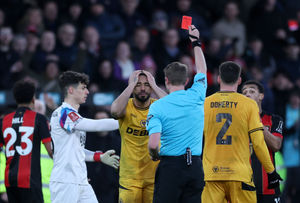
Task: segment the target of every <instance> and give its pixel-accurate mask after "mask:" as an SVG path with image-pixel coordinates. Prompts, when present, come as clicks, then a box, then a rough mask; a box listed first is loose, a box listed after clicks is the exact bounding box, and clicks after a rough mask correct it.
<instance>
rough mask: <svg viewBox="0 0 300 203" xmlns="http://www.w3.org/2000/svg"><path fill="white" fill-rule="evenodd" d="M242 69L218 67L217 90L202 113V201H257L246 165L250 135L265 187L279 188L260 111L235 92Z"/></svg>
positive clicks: (251, 102) (247, 162)
mask: <svg viewBox="0 0 300 203" xmlns="http://www.w3.org/2000/svg"><path fill="white" fill-rule="evenodd" d="M240 74H241V67H240V66H239V65H238V64H236V63H234V62H231V61H227V62H224V63H222V64H221V65H220V67H219V76H218V82H219V83H220V91H219V92H217V93H215V94H213V95H211V96H209V97H207V98H206V100H205V105H204V111H205V118H204V135H205V139H204V140H205V143H204V152H203V167H204V179H205V187H204V190H203V194H202V202H205V203H210V202H223V201H224V200H226V201H230V202H231V203H235V202H238V200H239V202H256V193H255V186H254V183H253V181H252V169H251V165H250V162H249V159H250V155H251V154H250V150H249V136H250V139H251V141H252V144H253V149H254V151H255V153H256V155H257V157H258V159H259V160H260V162H261V163H262V165H263V167H264V168H265V170H266V172H267V173H268V187H269V188H275V187H278V185H279V180H281V178H280V176H279V175H278V174H277V173H276V171H275V169H274V166H273V164H272V161H271V159H270V155H269V153H268V148H267V146H266V144H265V142H264V136H263V125H262V123H261V122H260V117H259V109H258V107H257V104H256V102H255V101H253V100H252V99H249V98H247V97H245V96H243V95H241V94H239V93H237V92H236V91H237V87H238V85H239V84H240V83H241V77H240Z"/></svg>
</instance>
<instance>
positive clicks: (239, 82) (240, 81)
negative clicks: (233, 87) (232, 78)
mask: <svg viewBox="0 0 300 203" xmlns="http://www.w3.org/2000/svg"><path fill="white" fill-rule="evenodd" d="M241 83H242V78H241V77H239V79H238V85H240V84H241Z"/></svg>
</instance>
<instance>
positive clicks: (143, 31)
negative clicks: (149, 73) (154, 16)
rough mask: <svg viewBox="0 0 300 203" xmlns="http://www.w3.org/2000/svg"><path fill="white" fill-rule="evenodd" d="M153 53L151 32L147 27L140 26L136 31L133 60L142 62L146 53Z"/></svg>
mask: <svg viewBox="0 0 300 203" xmlns="http://www.w3.org/2000/svg"><path fill="white" fill-rule="evenodd" d="M150 54H151V48H150V34H149V31H148V29H147V28H145V27H138V28H136V29H135V31H134V36H133V44H132V55H133V60H135V61H138V62H141V60H142V59H143V58H144V56H146V55H150Z"/></svg>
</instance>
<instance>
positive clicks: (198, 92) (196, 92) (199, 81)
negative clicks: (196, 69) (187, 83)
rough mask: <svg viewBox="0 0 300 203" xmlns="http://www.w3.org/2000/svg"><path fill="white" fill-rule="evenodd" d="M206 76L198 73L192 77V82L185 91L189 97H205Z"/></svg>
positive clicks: (202, 99)
mask: <svg viewBox="0 0 300 203" xmlns="http://www.w3.org/2000/svg"><path fill="white" fill-rule="evenodd" d="M206 89H207V78H206V75H205V74H204V73H198V74H196V75H195V77H194V83H193V85H192V87H191V88H189V89H188V90H187V91H188V93H189V94H190V95H191V96H190V97H191V98H193V99H196V100H199V99H200V100H201V101H204V100H205V97H206Z"/></svg>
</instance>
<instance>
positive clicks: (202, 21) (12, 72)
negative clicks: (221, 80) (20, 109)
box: [0, 0, 300, 202]
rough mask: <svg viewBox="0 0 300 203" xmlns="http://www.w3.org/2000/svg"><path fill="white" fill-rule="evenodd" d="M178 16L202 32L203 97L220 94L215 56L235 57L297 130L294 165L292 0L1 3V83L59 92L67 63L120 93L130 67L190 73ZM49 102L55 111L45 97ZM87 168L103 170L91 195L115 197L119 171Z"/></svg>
mask: <svg viewBox="0 0 300 203" xmlns="http://www.w3.org/2000/svg"><path fill="white" fill-rule="evenodd" d="M183 15H188V16H191V17H192V24H194V25H195V26H196V27H197V28H198V29H199V31H200V37H201V41H202V48H203V51H204V54H205V58H206V61H207V68H208V75H207V76H208V90H207V95H211V94H212V93H214V92H216V91H218V84H217V75H218V66H219V64H220V63H221V62H223V61H225V60H232V61H235V62H237V63H238V64H240V66H241V67H242V70H243V73H242V77H243V81H246V80H249V79H254V80H257V81H260V82H261V83H262V84H263V85H264V88H265V99H264V100H263V109H264V110H266V111H268V112H271V113H276V114H279V115H280V116H282V117H283V118H284V120H285V123H286V126H285V127H286V129H285V131H284V133H283V135H284V139H285V138H287V137H289V136H295V140H296V141H297V142H296V141H293V144H294V145H295V147H296V149H298V151H297V150H296V151H295V152H294V151H293V152H290V151H289V149H286V150H287V152H286V153H289V156H292V157H293V159H292V160H290V159H288V160H287V161H288V163H289V165H288V167H296V168H300V158H299V156H300V147H299V137H300V121H299V120H300V119H299V118H300V93H299V88H300V46H299V45H300V28H299V24H300V1H298V0H240V1H228V0H201V1H192V0H63V1H61V0H60V1H59V0H50V1H40V0H1V1H0V90H10V89H11V88H12V85H13V83H14V82H15V81H17V80H18V79H22V78H25V79H27V80H32V81H34V82H35V83H36V85H37V87H38V90H39V91H40V92H59V85H58V75H59V74H60V73H61V72H63V71H66V70H74V71H79V72H84V73H86V74H87V75H89V77H90V85H89V91H90V92H115V93H116V94H119V93H120V92H122V91H123V89H124V88H125V87H126V85H127V81H128V78H129V76H130V74H131V73H132V72H133V71H134V70H137V69H145V70H147V71H149V72H151V73H152V74H153V75H154V77H155V78H156V81H157V83H158V84H159V85H161V86H163V85H164V75H163V68H164V67H165V66H166V65H167V64H169V63H170V62H173V61H180V62H182V63H185V64H186V65H187V66H188V67H189V70H190V71H189V73H190V78H192V77H193V76H194V73H195V69H194V61H193V57H192V55H191V53H192V52H191V50H192V47H191V45H190V43H189V39H188V32H187V31H186V30H183V29H181V28H180V27H181V18H182V16H183ZM191 81H192V80H191ZM47 105H48V108H50V109H53V108H55V107H54V104H53V103H51V102H50V101H48V102H47ZM51 105H52V106H51ZM95 109H96V110H97V108H96V107H84V108H82V109H81V111H83V115H84V114H89V116H95V117H97V118H98V117H99V116H100V117H110V115H109V114H108V113H106V112H105V110H104V111H101V113H98V114H95V113H92V112H97V111H96V110H95ZM110 134H112V135H110V136H107V135H103V133H102V134H101V135H99V136H87V137H88V138H87V147H88V148H90V149H91V150H99V148H98V146H102V147H103V149H102V150H103V151H105V150H107V149H108V148H107V147H108V145H113V146H116V148H117V147H120V144H119V142H120V139H119V137H118V135H115V134H113V133H110ZM89 137H91V138H89ZM89 139H91V140H89ZM97 143H98V144H99V145H97ZM96 145H97V146H96ZM93 147H94V148H95V147H96V148H95V149H94V148H93ZM109 148H111V146H109ZM283 149H284V146H283ZM291 153H293V154H291ZM295 157H296V158H295ZM288 158H290V157H288ZM90 166H92V167H89V174H91V176H94V177H97V175H95V174H99V173H101V174H102V175H101V177H103V178H106V179H104V180H101V178H100V175H98V176H99V179H96V180H95V179H91V184H92V185H93V186H94V187H97V188H102V189H95V192H96V193H99V194H97V196H98V197H100V196H101V197H102V198H105V197H103V196H105V195H109V194H111V193H114V194H112V196H111V197H113V196H114V195H115V194H117V189H115V190H112V189H111V188H112V187H114V188H117V187H118V182H117V180H118V179H117V172H116V171H112V169H109V168H107V167H106V166H102V165H101V166H100V165H96V164H94V163H93V164H90ZM101 171H102V172H101ZM298 171H299V170H298ZM106 173H107V174H106ZM106 176H109V177H110V179H111V180H110V181H108V180H107V177H106ZM295 178H296V177H295ZM297 178H299V179H300V177H299V175H297ZM299 182H300V181H299ZM108 186H111V187H108ZM297 187H298V188H299V186H297ZM109 188H110V189H109ZM299 191H300V189H299ZM104 202H109V201H104Z"/></svg>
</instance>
